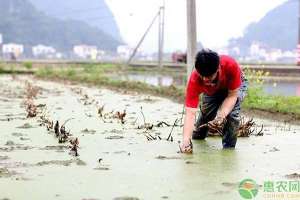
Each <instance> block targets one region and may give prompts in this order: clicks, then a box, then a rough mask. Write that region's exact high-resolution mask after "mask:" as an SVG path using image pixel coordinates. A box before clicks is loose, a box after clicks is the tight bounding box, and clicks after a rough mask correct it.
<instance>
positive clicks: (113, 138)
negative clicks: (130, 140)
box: [105, 135, 124, 140]
mask: <svg viewBox="0 0 300 200" xmlns="http://www.w3.org/2000/svg"><path fill="white" fill-rule="evenodd" d="M105 139H108V140H119V139H124V136H121V135H112V136H108V137H105Z"/></svg>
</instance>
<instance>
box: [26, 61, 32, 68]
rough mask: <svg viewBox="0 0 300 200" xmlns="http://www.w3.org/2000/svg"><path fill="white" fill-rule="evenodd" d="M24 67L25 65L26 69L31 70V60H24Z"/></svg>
mask: <svg viewBox="0 0 300 200" xmlns="http://www.w3.org/2000/svg"><path fill="white" fill-rule="evenodd" d="M24 67H25V68H26V69H27V70H31V69H32V62H25V63H24Z"/></svg>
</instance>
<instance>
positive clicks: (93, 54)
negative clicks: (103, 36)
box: [73, 45, 98, 59]
mask: <svg viewBox="0 0 300 200" xmlns="http://www.w3.org/2000/svg"><path fill="white" fill-rule="evenodd" d="M73 52H74V54H75V55H76V56H78V57H79V58H85V59H86V58H91V59H96V58H97V54H98V49H97V47H96V46H89V45H76V46H74V47H73Z"/></svg>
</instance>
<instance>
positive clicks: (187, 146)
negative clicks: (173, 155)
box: [179, 140, 193, 153]
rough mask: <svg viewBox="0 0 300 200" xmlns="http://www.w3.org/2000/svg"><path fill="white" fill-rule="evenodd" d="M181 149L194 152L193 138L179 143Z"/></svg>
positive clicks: (181, 150)
mask: <svg viewBox="0 0 300 200" xmlns="http://www.w3.org/2000/svg"><path fill="white" fill-rule="evenodd" d="M179 149H180V152H181V153H193V143H192V141H191V140H188V141H183V142H182V143H181V144H180V145H179Z"/></svg>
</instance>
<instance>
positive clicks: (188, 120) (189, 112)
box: [181, 107, 197, 151]
mask: <svg viewBox="0 0 300 200" xmlns="http://www.w3.org/2000/svg"><path fill="white" fill-rule="evenodd" d="M185 110H186V113H185V118H184V126H183V140H182V144H181V149H182V150H183V151H184V149H185V147H186V146H188V145H190V140H191V138H192V132H193V130H194V122H195V116H196V112H197V108H189V107H186V108H185Z"/></svg>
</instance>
